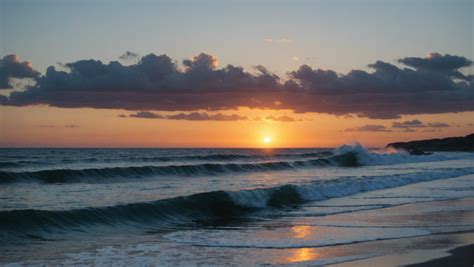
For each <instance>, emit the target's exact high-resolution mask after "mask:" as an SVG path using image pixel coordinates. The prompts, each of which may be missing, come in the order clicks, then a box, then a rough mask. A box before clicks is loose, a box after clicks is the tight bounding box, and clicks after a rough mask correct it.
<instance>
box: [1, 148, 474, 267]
mask: <svg viewBox="0 0 474 267" xmlns="http://www.w3.org/2000/svg"><path fill="white" fill-rule="evenodd" d="M0 155H1V156H0V235H1V241H0V250H2V253H0V262H2V263H7V262H30V263H44V262H51V263H57V264H60V263H64V264H68V263H71V264H72V263H74V264H90V263H95V264H99V265H101V264H105V265H107V264H110V263H112V262H116V261H118V260H120V261H123V260H124V258H126V260H127V263H128V264H151V263H155V264H156V263H163V264H169V265H174V264H193V265H195V264H200V263H202V264H252V265H253V264H291V263H311V264H315V265H318V264H329V263H337V262H344V261H348V260H355V259H362V258H367V257H375V256H378V255H379V254H380V252H379V251H377V250H375V251H371V252H367V251H360V252H357V253H355V252H354V251H352V252H351V253H349V252H347V251H345V252H344V251H342V252H341V251H339V252H337V251H336V252H337V253H336V252H334V251H335V249H334V248H338V247H340V248H343V247H344V246H348V245H351V244H360V243H369V242H373V241H374V240H379V241H380V240H398V239H400V240H401V239H407V238H416V237H430V236H436V235H439V234H443V233H454V232H459V231H472V230H474V220H473V218H471V217H469V216H467V217H466V214H471V212H472V209H473V208H472V205H471V204H472V201H471V202H470V201H469V199H470V198H472V197H474V178H473V177H474V176H473V175H472V174H474V154H472V153H434V154H432V155H426V156H411V155H408V154H406V153H403V152H397V153H391V154H390V153H382V152H378V151H368V150H366V149H365V148H363V147H362V146H360V145H353V146H343V147H341V148H338V149H273V150H258V149H2V150H1V154H0ZM453 199H456V201H457V202H456V205H449V201H453ZM463 199H464V200H463ZM439 201H444V202H442V203H445V204H443V205H441V204H437V205H431V204H430V203H441V202H439ZM463 201H464V202H463ZM446 203H448V204H446ZM410 205H416V208H412V209H410V208H404V207H410ZM447 214H449V216H448V215H447ZM463 214H464V217H462V215H463ZM438 215H439V216H438ZM429 216H431V217H429ZM456 216H457V217H456ZM460 216H461V218H458V217H460ZM420 218H422V219H420ZM430 218H431V219H430ZM177 251H179V253H177ZM256 251H257V252H258V251H260V252H258V253H257V252H256ZM278 251H280V252H278ZM324 251H326V252H324ZM328 251H330V252H328ZM224 252H225V253H224ZM223 253H224V254H226V255H227V256H223ZM292 253H293V254H294V255H293V254H292ZM229 254H230V255H229ZM257 254H258V255H257ZM280 254H281V255H286V256H285V257H277V256H275V255H280ZM281 255H280V256H281ZM124 264H125V263H124Z"/></svg>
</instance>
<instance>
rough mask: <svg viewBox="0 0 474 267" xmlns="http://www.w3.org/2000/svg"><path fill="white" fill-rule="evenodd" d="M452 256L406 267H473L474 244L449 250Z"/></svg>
mask: <svg viewBox="0 0 474 267" xmlns="http://www.w3.org/2000/svg"><path fill="white" fill-rule="evenodd" d="M447 253H449V254H450V255H448V256H445V257H441V258H437V259H432V260H427V261H424V262H420V263H414V264H409V265H405V266H406V267H443V266H458V267H463V266H466V267H472V266H474V243H473V244H470V245H464V246H459V247H456V248H454V249H451V250H448V251H447Z"/></svg>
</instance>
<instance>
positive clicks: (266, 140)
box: [263, 136, 272, 144]
mask: <svg viewBox="0 0 474 267" xmlns="http://www.w3.org/2000/svg"><path fill="white" fill-rule="evenodd" d="M263 142H264V143H265V144H270V143H271V142H272V138H271V137H269V136H265V137H264V138H263Z"/></svg>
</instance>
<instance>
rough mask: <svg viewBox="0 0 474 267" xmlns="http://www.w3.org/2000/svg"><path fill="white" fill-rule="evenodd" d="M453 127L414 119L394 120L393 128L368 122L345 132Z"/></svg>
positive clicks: (408, 131)
mask: <svg viewBox="0 0 474 267" xmlns="http://www.w3.org/2000/svg"><path fill="white" fill-rule="evenodd" d="M449 127H453V126H452V125H450V124H447V123H444V122H437V121H436V122H429V123H426V124H425V123H424V122H422V121H420V120H417V119H414V120H411V121H403V122H393V123H392V129H389V128H388V127H386V126H385V125H376V124H367V125H363V126H359V127H354V128H347V129H345V130H344V131H345V132H392V131H396V130H401V131H402V132H407V133H413V132H416V129H419V128H421V129H423V131H424V132H427V131H428V132H432V131H439V130H441V128H449Z"/></svg>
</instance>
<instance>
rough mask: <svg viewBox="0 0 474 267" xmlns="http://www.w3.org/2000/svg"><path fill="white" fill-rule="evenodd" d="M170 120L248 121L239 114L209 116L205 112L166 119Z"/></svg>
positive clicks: (170, 116) (176, 115) (178, 115)
mask: <svg viewBox="0 0 474 267" xmlns="http://www.w3.org/2000/svg"><path fill="white" fill-rule="evenodd" d="M166 118H167V119H170V120H189V121H241V120H248V119H249V118H248V117H247V116H239V115H237V114H232V115H225V114H222V113H217V114H212V115H211V114H208V113H205V112H201V113H200V112H192V113H188V114H186V113H179V114H175V115H169V116H167V117H166Z"/></svg>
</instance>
